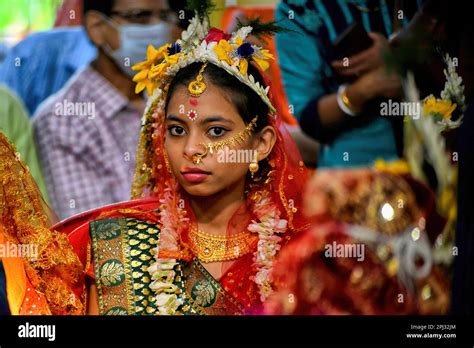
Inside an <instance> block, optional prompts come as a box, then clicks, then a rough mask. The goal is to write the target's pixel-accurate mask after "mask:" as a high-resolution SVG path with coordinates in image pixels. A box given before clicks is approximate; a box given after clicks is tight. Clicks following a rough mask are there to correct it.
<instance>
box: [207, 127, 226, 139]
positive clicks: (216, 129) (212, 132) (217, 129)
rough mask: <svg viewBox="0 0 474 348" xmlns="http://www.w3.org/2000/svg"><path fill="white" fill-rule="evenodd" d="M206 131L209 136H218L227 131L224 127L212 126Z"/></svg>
mask: <svg viewBox="0 0 474 348" xmlns="http://www.w3.org/2000/svg"><path fill="white" fill-rule="evenodd" d="M207 132H208V133H209V135H210V136H211V137H214V138H219V137H221V136H223V135H224V134H225V133H226V132H227V129H224V128H222V127H212V128H209V130H208V131H207Z"/></svg>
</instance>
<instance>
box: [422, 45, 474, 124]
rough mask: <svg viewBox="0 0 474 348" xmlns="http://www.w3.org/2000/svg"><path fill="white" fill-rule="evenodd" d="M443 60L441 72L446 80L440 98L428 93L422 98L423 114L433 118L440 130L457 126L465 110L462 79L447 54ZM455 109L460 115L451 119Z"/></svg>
mask: <svg viewBox="0 0 474 348" xmlns="http://www.w3.org/2000/svg"><path fill="white" fill-rule="evenodd" d="M444 62H445V63H446V69H444V70H443V72H444V76H446V82H445V84H444V89H443V90H442V91H441V99H439V98H435V97H434V96H433V95H430V96H428V97H426V98H425V99H424V100H423V112H424V114H425V115H427V116H431V117H433V118H434V120H435V121H436V124H437V125H438V127H439V130H440V131H441V132H442V131H445V130H450V129H455V128H458V127H459V126H460V125H461V123H462V120H463V117H464V112H465V110H466V104H465V97H464V86H463V84H462V82H463V81H462V78H461V77H460V76H459V75H458V73H457V72H456V64H455V63H454V61H453V59H452V58H451V57H450V56H449V54H446V55H445V56H444ZM456 109H458V110H459V113H460V115H459V117H458V118H457V120H456V121H452V114H453V112H454V111H455V110H456Z"/></svg>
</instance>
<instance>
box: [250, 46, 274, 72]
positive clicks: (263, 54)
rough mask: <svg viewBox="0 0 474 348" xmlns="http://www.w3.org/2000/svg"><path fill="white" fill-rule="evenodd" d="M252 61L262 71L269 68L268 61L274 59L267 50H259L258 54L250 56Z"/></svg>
mask: <svg viewBox="0 0 474 348" xmlns="http://www.w3.org/2000/svg"><path fill="white" fill-rule="evenodd" d="M252 59H253V60H254V62H255V63H257V65H258V66H259V67H260V69H262V70H263V71H265V70H267V69H268V68H269V67H270V63H269V62H268V60H270V59H275V58H274V57H273V54H271V53H270V51H269V50H260V51H259V52H258V53H255V54H254V55H253V56H252Z"/></svg>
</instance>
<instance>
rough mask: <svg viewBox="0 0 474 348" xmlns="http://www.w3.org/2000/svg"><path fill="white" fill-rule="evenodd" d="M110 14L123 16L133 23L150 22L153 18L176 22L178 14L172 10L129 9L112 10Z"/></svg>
mask: <svg viewBox="0 0 474 348" xmlns="http://www.w3.org/2000/svg"><path fill="white" fill-rule="evenodd" d="M111 15H113V16H118V17H120V18H123V19H124V20H126V21H127V22H130V23H135V24H150V23H151V22H152V20H153V18H156V19H159V20H160V21H163V22H167V23H171V24H176V23H178V15H177V14H176V13H175V12H173V11H172V10H158V11H152V10H139V9H137V10H130V11H112V12H111Z"/></svg>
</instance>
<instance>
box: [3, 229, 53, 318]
mask: <svg viewBox="0 0 474 348" xmlns="http://www.w3.org/2000/svg"><path fill="white" fill-rule="evenodd" d="M6 243H7V239H6V238H5V236H4V234H3V231H2V230H1V226H0V244H3V245H7V244H6ZM2 263H3V268H4V269H5V279H6V284H7V299H8V306H9V307H10V313H11V314H12V315H47V314H51V311H50V310H49V307H48V303H47V302H46V298H45V297H44V295H43V294H40V293H38V292H37V291H36V290H35V289H34V288H33V285H31V283H30V281H29V280H28V277H27V275H26V271H25V265H24V263H23V259H22V258H20V257H2Z"/></svg>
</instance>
